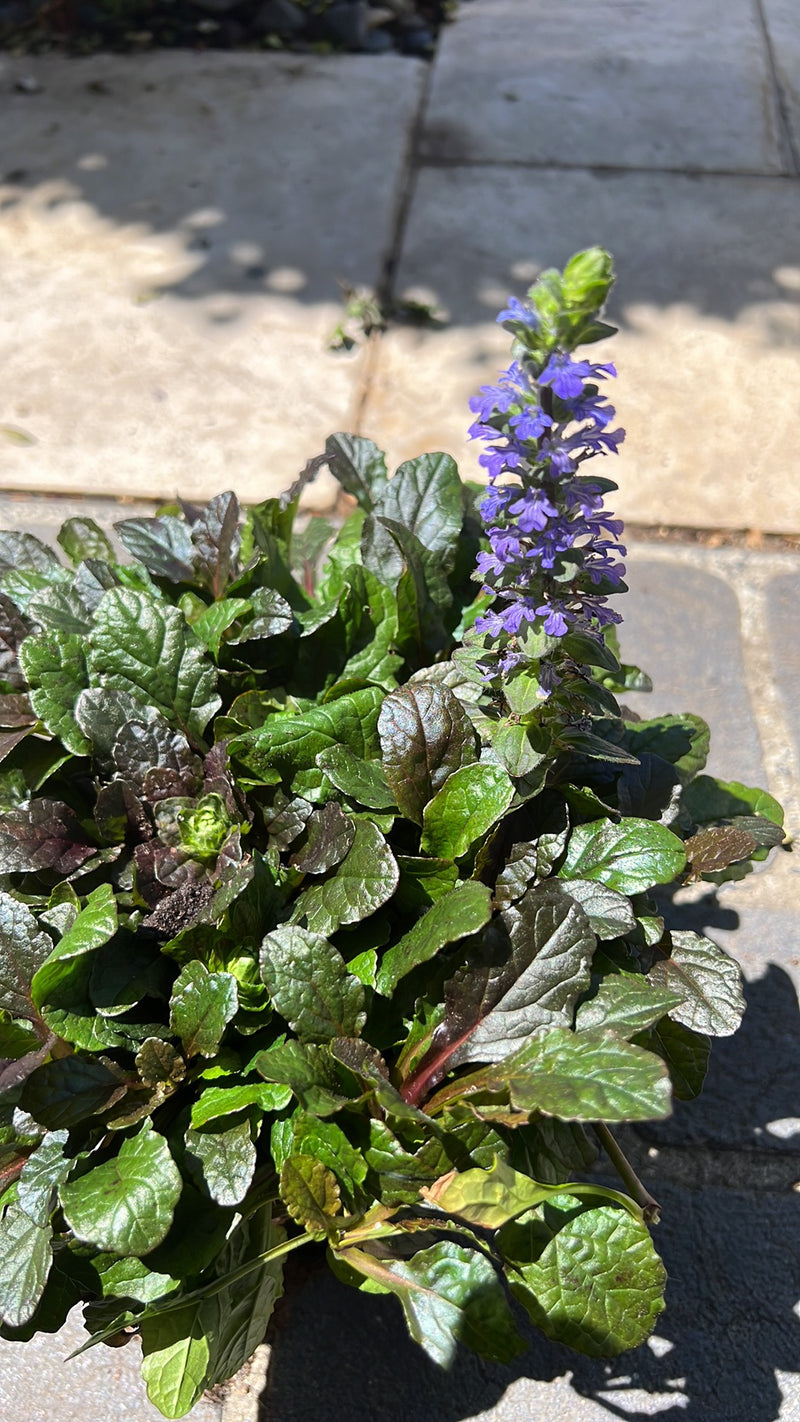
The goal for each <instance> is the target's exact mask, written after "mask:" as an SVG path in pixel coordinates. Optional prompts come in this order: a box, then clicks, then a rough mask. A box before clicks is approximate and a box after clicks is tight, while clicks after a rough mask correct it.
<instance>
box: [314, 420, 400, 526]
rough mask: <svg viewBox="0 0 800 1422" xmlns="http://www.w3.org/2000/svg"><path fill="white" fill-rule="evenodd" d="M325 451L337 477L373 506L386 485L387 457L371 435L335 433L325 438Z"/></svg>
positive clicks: (364, 504)
mask: <svg viewBox="0 0 800 1422" xmlns="http://www.w3.org/2000/svg"><path fill="white" fill-rule="evenodd" d="M325 454H326V456H327V460H328V465H329V467H330V471H331V473H332V474H333V476H334V478H336V479H338V480H339V483H340V484H341V485H342V488H343V489H346V490H347V493H348V494H352V495H353V497H354V498H355V499H357V500H358V502H359V504H360V505H361V507H362V508H364V509H367V510H370V509H372V508H373V507H374V504H375V500H376V498H378V497H379V496H380V494H381V491H382V490H383V488H384V487H385V485H386V480H387V477H388V476H387V472H386V459H385V457H384V455H383V454H382V453H381V451H380V450H379V449H378V447H377V445H375V444H373V442H372V440H371V439H364V438H363V436H361V435H348V434H335V435H331V436H330V438H329V439H327V440H326V441H325Z"/></svg>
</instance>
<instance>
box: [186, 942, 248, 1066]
mask: <svg viewBox="0 0 800 1422" xmlns="http://www.w3.org/2000/svg"><path fill="white" fill-rule="evenodd" d="M238 1006H239V998H238V993H237V990H236V979H235V978H234V977H233V975H232V973H210V972H209V970H208V968H206V967H205V965H204V964H203V963H200V962H198V961H197V960H196V959H193V960H192V961H191V962H189V963H187V964H186V966H185V967H184V968H183V969H182V970H181V972H180V975H179V976H178V978H177V979H176V982H175V986H174V988H173V990H172V998H171V1000H170V1030H171V1031H173V1032H176V1033H177V1035H178V1036H179V1037H180V1039H181V1041H182V1042H183V1047H184V1051H185V1052H186V1055H187V1056H189V1057H193V1056H194V1055H195V1054H196V1053H198V1052H199V1053H200V1055H201V1056H204V1057H213V1056H214V1054H215V1052H216V1050H217V1047H218V1046H219V1043H220V1039H221V1037H222V1034H223V1032H224V1031H225V1028H226V1027H227V1025H228V1023H229V1022H230V1021H231V1020H232V1019H233V1018H234V1017H235V1015H236V1011H237V1008H238Z"/></svg>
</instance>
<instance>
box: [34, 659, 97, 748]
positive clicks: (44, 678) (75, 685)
mask: <svg viewBox="0 0 800 1422" xmlns="http://www.w3.org/2000/svg"><path fill="white" fill-rule="evenodd" d="M19 660H20V666H21V667H22V670H23V671H24V673H25V678H26V680H27V682H28V686H29V687H30V688H31V691H30V698H31V706H32V707H33V709H34V711H35V712H36V715H37V716H38V717H39V719H40V720H41V721H42V722H43V723H44V725H45V726H46V727H47V729H48V731H50V733H51V735H53V736H57V737H58V738H59V739H60V740H61V741H62V742H63V744H64V745H65V746H66V748H67V750H69V751H72V753H73V755H88V753H89V751H90V749H91V746H90V743H89V741H88V740H87V738H86V736H85V735H84V734H83V731H82V730H81V729H80V726H79V725H78V723H77V721H76V720H75V702H76V701H77V699H78V697H79V696H80V693H81V692H82V691H83V690H84V689H85V688H86V687H87V686H88V685H89V680H88V672H87V669H86V658H85V655H84V644H83V642H82V640H81V638H80V637H77V636H75V635H74V634H72V633H67V632H41V633H40V634H39V635H38V636H37V637H26V639H25V641H24V642H23V643H22V646H21V647H20V649H19Z"/></svg>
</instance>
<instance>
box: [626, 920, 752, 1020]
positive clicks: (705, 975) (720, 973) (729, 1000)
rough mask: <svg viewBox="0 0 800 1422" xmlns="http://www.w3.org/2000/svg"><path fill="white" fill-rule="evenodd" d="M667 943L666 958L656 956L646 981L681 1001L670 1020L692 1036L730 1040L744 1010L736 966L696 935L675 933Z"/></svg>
mask: <svg viewBox="0 0 800 1422" xmlns="http://www.w3.org/2000/svg"><path fill="white" fill-rule="evenodd" d="M669 943H670V947H669V954H668V956H661V954H659V957H658V961H657V962H656V963H655V964H654V965H653V967H652V968H651V969H650V972H649V973H648V977H649V979H650V981H651V982H652V983H653V984H654V985H655V986H656V987H657V988H666V989H667V990H668V991H670V992H674V993H676V994H677V995H679V996H680V997H681V1002H680V1004H679V1005H678V1006H676V1007H673V1008H672V1010H671V1013H670V1016H671V1017H672V1018H673V1019H674V1020H675V1021H676V1022H680V1023H682V1025H683V1026H684V1027H689V1028H690V1029H691V1030H692V1031H693V1032H701V1033H706V1034H707V1035H708V1036H710V1037H729V1036H731V1034H732V1033H733V1032H735V1031H736V1028H737V1027H738V1026H739V1023H740V1022H741V1020H742V1014H743V1012H744V1009H745V1000H744V996H743V994H742V973H741V969H740V967H739V965H738V963H735V962H734V960H733V958H730V957H729V956H728V954H727V953H725V952H723V950H722V949H721V948H718V947H717V945H716V943H712V942H711V939H710V938H704V937H703V936H702V934H699V933H691V932H689V931H684V932H678V931H675V932H673V933H671V934H670V935H669ZM657 951H658V950H657Z"/></svg>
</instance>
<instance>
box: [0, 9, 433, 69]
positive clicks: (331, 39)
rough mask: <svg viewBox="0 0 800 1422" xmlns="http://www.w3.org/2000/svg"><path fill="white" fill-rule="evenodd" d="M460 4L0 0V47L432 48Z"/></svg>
mask: <svg viewBox="0 0 800 1422" xmlns="http://www.w3.org/2000/svg"><path fill="white" fill-rule="evenodd" d="M455 4H456V0H0V49H6V50H12V51H18V52H24V53H28V54H40V53H47V52H49V51H52V50H61V51H64V52H67V53H71V54H91V53H94V52H96V51H98V50H104V51H112V52H118V53H119V52H123V53H125V52H127V53H130V52H132V51H136V50H146V49H172V48H181V49H194V50H207V49H284V48H285V49H292V50H301V51H306V52H307V51H313V52H315V53H326V52H328V51H333V50H349V51H351V52H359V53H374V54H379V53H382V52H383V51H391V50H394V51H399V52H401V53H405V54H411V55H415V56H418V57H422V58H428V57H430V56H431V55H432V54H433V52H434V49H435V45H436V36H437V34H438V31H439V28H440V26H441V25H442V24H443V23H444V22H445V20H447V19H448V18H450V17H451V16H452V14H453V12H454V10H455Z"/></svg>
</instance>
